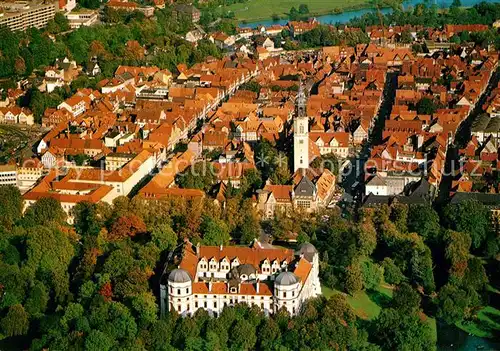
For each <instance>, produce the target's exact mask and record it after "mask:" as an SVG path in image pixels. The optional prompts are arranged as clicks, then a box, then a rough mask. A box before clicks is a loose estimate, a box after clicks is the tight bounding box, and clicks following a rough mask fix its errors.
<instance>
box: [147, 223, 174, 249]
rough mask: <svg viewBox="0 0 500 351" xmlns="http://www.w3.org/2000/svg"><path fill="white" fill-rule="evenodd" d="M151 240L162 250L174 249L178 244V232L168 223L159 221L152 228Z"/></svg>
mask: <svg viewBox="0 0 500 351" xmlns="http://www.w3.org/2000/svg"><path fill="white" fill-rule="evenodd" d="M150 231H151V241H152V242H153V243H154V244H155V245H156V246H157V247H158V248H159V249H160V250H161V251H165V250H172V249H173V248H174V247H175V246H176V245H177V239H178V238H177V234H176V233H175V232H174V230H173V229H172V228H171V227H170V226H169V225H168V224H167V223H157V224H155V225H154V226H153V227H152V228H151V229H150Z"/></svg>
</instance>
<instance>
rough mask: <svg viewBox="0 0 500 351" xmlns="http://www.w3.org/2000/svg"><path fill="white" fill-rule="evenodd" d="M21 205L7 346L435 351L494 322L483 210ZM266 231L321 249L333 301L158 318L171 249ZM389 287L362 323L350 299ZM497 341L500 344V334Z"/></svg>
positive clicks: (7, 307)
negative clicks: (264, 213) (457, 333)
mask: <svg viewBox="0 0 500 351" xmlns="http://www.w3.org/2000/svg"><path fill="white" fill-rule="evenodd" d="M249 178H250V179H255V178H256V177H255V175H254V176H252V177H249ZM22 206H23V205H22V198H21V196H20V194H19V191H18V190H17V189H16V188H14V187H2V188H0V218H1V221H0V224H1V227H0V228H1V229H0V254H1V255H0V265H1V269H0V282H1V286H0V289H1V290H2V295H1V300H0V337H1V339H2V341H1V342H0V346H1V347H2V349H12V350H14V349H27V348H29V349H31V350H42V349H47V348H48V349H55V350H65V349H73V350H75V349H77V350H79V349H82V350H83V349H85V350H129V349H130V350H139V349H140V350H144V349H147V350H252V349H262V350H278V349H279V350H312V349H315V350H327V349H342V350H347V349H349V350H387V349H407V350H434V349H435V348H436V341H435V340H436V335H435V334H436V330H435V326H434V327H433V324H432V323H430V321H437V323H439V324H448V325H458V326H462V327H464V328H465V329H466V330H469V329H467V328H472V327H475V326H478V327H484V325H482V326H481V325H479V324H478V314H480V313H485V312H484V311H485V310H484V309H485V308H488V311H497V312H498V310H496V309H495V307H496V308H498V307H499V306H498V301H499V299H498V294H499V292H498V290H497V288H498V286H499V285H498V284H499V282H498V277H499V276H500V274H499V270H500V264H499V262H500V260H499V257H500V256H499V255H500V250H499V247H500V238H499V235H498V232H495V231H494V227H493V225H492V222H491V215H490V211H489V210H487V209H486V208H484V207H483V206H482V205H481V204H479V203H477V202H473V201H471V202H465V203H462V204H460V205H448V206H446V207H444V208H443V209H442V210H441V211H440V213H438V212H436V211H435V210H434V209H433V208H432V207H430V206H409V207H408V206H407V205H402V204H393V205H392V206H391V207H388V206H381V207H378V208H374V209H365V210H362V211H360V212H359V213H357V214H355V216H354V217H355V218H356V220H351V219H350V220H347V219H344V218H343V217H342V216H341V215H340V213H339V212H338V211H336V210H325V211H322V212H320V213H316V214H306V213H293V214H292V215H291V216H286V215H279V216H277V217H276V218H275V219H273V220H269V221H265V222H260V220H259V217H258V215H257V213H255V211H254V208H253V206H252V203H251V200H250V199H248V198H247V197H245V196H244V194H243V193H242V192H236V193H235V194H234V195H233V196H230V197H229V199H228V201H227V204H226V206H225V207H224V208H222V207H219V206H218V205H216V204H214V202H213V200H212V199H211V198H206V199H204V200H185V199H179V198H165V199H162V200H158V201H150V200H145V199H143V198H141V197H134V198H133V199H128V198H126V197H120V198H117V199H116V200H115V201H114V203H113V204H112V205H108V204H105V203H98V204H92V203H85V202H83V203H79V204H78V205H77V206H76V207H75V209H74V225H73V226H70V225H68V224H67V223H66V214H65V212H64V211H63V209H62V208H61V205H60V204H59V203H58V202H57V201H55V200H52V199H49V198H43V199H40V200H38V201H37V202H36V203H35V204H33V205H31V206H30V207H29V208H28V209H26V211H25V213H24V214H23V213H22ZM261 230H265V231H266V232H268V233H269V234H272V235H273V236H274V237H275V238H276V239H278V240H279V239H280V238H281V239H282V238H286V237H287V235H288V234H289V233H291V232H292V233H298V234H299V235H298V241H299V243H301V242H312V243H313V244H314V245H315V246H316V248H317V249H318V251H319V253H320V267H321V269H320V277H321V281H322V284H323V285H324V289H325V290H324V291H325V292H326V291H329V292H330V293H328V294H326V293H325V296H322V297H320V298H316V299H313V300H311V301H309V302H308V303H307V304H305V306H304V307H303V309H302V311H301V313H300V315H299V316H297V317H294V318H291V317H290V316H289V315H288V314H287V313H286V312H285V311H280V312H279V313H277V314H276V315H274V316H272V317H269V318H267V317H265V316H264V315H263V314H262V312H261V311H260V310H258V309H255V308H248V307H246V306H244V305H237V306H234V307H228V308H226V309H225V310H224V312H223V313H222V315H221V316H220V318H218V319H214V318H210V317H209V316H208V315H207V313H206V312H204V311H198V312H197V313H196V314H195V315H194V316H193V317H187V318H181V317H179V316H178V315H177V314H176V312H172V313H169V314H167V316H165V318H163V319H160V318H159V311H158V290H159V289H158V281H159V277H160V276H161V272H162V270H163V266H164V264H165V258H166V256H167V254H168V251H169V250H172V249H174V248H175V247H176V246H177V245H178V244H179V243H181V242H182V241H183V239H184V238H188V239H189V240H191V241H192V242H194V243H196V242H201V243H203V244H208V245H210V244H212V245H218V244H220V243H223V244H230V243H231V244H245V243H248V242H251V241H252V240H253V238H256V237H259V235H260V232H261ZM382 285H383V286H385V287H386V289H390V291H391V294H390V295H391V297H390V298H388V297H386V298H385V299H381V298H382V297H383V296H378V297H379V300H381V301H380V306H381V310H380V313H378V315H376V316H373V318H366V316H364V315H363V314H362V313H360V311H359V309H357V308H355V306H353V305H352V303H351V300H352V298H353V297H354V296H357V295H358V294H361V293H363V294H364V293H366V294H368V295H369V296H375V295H376V293H377V291H378V287H380V286H382ZM382 300H383V301H382ZM495 301H496V302H495ZM495 303H496V305H495ZM488 306H489V307H488ZM484 330H486V329H484ZM487 331H488V333H489V335H487V336H490V337H495V336H497V337H498V336H499V330H498V326H497V328H496V329H495V326H494V325H491V328H490V329H489V330H487Z"/></svg>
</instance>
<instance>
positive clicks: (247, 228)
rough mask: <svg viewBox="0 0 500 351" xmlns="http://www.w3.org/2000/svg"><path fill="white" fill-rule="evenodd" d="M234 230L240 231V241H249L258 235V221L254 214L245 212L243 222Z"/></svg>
mask: <svg viewBox="0 0 500 351" xmlns="http://www.w3.org/2000/svg"><path fill="white" fill-rule="evenodd" d="M250 211H251V210H250ZM236 231H237V232H239V233H240V242H241V243H247V244H248V243H251V242H252V241H253V240H254V239H256V238H259V236H260V222H259V220H258V218H257V217H256V216H255V214H253V213H252V212H250V213H249V212H246V213H245V217H244V218H243V223H242V224H241V225H240V226H239V227H237V229H236Z"/></svg>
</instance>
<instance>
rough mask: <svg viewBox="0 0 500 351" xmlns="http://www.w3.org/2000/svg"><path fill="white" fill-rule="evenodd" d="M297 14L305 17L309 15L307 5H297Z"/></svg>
mask: <svg viewBox="0 0 500 351" xmlns="http://www.w3.org/2000/svg"><path fill="white" fill-rule="evenodd" d="M299 13H300V14H301V15H307V14H308V13H309V7H308V6H307V4H300V5H299Z"/></svg>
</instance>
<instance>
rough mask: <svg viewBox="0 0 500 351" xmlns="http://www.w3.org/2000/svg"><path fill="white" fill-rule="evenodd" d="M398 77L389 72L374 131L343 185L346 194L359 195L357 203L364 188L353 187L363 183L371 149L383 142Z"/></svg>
mask: <svg viewBox="0 0 500 351" xmlns="http://www.w3.org/2000/svg"><path fill="white" fill-rule="evenodd" d="M398 75H399V72H397V71H396V72H387V75H386V82H385V85H384V91H383V93H382V94H383V95H382V102H381V104H380V108H379V110H378V113H377V116H376V117H375V124H374V126H373V129H372V130H371V131H370V136H369V139H368V140H367V142H366V143H365V144H364V145H363V147H362V149H361V151H360V152H359V154H358V155H357V156H356V157H355V158H352V159H351V160H350V161H351V169H350V171H349V173H348V175H347V176H346V177H345V179H344V181H343V183H342V185H343V187H344V189H345V191H346V193H348V194H350V195H351V196H353V197H355V196H356V195H358V196H357V198H355V201H356V200H359V201H360V200H361V198H362V196H360V192H361V190H362V187H360V186H356V187H354V188H353V185H355V184H356V182H359V184H362V183H363V179H364V166H365V163H366V161H367V160H368V158H369V157H370V152H371V147H372V146H373V145H377V144H378V143H380V142H381V141H382V131H383V129H384V126H385V121H386V120H387V119H388V118H389V116H390V114H391V111H392V106H393V105H394V100H395V97H396V88H397V85H398Z"/></svg>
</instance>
